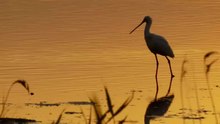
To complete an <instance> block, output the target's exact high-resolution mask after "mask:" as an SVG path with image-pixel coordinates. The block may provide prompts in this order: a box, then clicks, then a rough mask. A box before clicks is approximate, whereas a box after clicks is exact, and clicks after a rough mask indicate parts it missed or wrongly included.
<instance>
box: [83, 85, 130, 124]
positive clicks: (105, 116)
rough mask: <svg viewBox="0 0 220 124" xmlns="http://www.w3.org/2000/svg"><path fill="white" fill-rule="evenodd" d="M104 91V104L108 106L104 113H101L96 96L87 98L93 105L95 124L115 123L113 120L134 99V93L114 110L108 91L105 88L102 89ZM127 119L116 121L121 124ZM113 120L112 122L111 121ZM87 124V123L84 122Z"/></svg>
mask: <svg viewBox="0 0 220 124" xmlns="http://www.w3.org/2000/svg"><path fill="white" fill-rule="evenodd" d="M104 89H105V95H106V102H107V103H106V104H107V106H108V108H107V110H105V112H102V108H101V106H100V105H101V104H100V102H99V100H98V98H97V97H96V96H93V97H92V98H89V99H90V101H91V102H92V103H93V104H92V106H93V109H94V112H95V116H96V124H108V123H110V122H113V123H116V122H115V118H116V117H117V116H118V115H119V114H120V113H121V112H122V111H123V110H125V108H126V107H127V106H128V105H129V103H130V102H131V101H132V99H133V98H134V93H132V95H131V96H129V97H128V98H127V99H126V100H125V101H124V102H123V103H122V104H121V105H120V106H119V107H118V109H116V110H114V105H113V103H112V99H111V96H110V93H109V91H108V88H107V87H104ZM91 118H92V117H91V111H90V118H89V120H90V122H91ZM126 119H127V116H126V117H125V118H123V119H121V120H120V121H118V124H123V123H124V122H125V121H126ZM112 120H113V121H112ZM86 123H87V122H86ZM89 124H90V123H89Z"/></svg>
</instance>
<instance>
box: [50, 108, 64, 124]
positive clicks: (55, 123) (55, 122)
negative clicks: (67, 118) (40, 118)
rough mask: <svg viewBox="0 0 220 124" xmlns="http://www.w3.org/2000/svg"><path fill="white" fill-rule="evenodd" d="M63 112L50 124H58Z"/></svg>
mask: <svg viewBox="0 0 220 124" xmlns="http://www.w3.org/2000/svg"><path fill="white" fill-rule="evenodd" d="M64 111H65V109H63V111H62V112H61V113H60V115H59V117H58V118H57V120H56V121H53V122H52V124H60V122H61V118H62V116H63V112H64Z"/></svg>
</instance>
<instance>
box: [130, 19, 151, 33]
mask: <svg viewBox="0 0 220 124" xmlns="http://www.w3.org/2000/svg"><path fill="white" fill-rule="evenodd" d="M144 22H146V23H147V24H148V25H151V23H152V19H151V17H150V16H145V17H144V19H143V21H142V22H141V23H140V24H139V25H138V26H137V27H135V28H134V29H133V30H132V31H131V32H130V34H131V33H132V32H134V31H135V30H136V29H137V28H138V27H140V26H141V25H142V24H143V23H144Z"/></svg>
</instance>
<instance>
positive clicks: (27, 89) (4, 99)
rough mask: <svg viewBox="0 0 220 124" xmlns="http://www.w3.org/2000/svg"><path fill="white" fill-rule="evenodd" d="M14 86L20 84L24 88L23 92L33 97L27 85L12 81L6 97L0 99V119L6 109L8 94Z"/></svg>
mask: <svg viewBox="0 0 220 124" xmlns="http://www.w3.org/2000/svg"><path fill="white" fill-rule="evenodd" d="M15 84H20V85H22V86H23V87H24V88H25V90H26V91H27V92H28V94H29V95H34V93H33V92H31V91H30V87H29V84H28V83H27V82H26V81H25V80H16V81H14V82H13V83H12V84H11V85H10V87H9V89H8V92H7V94H6V96H5V97H4V96H3V99H2V110H1V113H0V118H2V117H5V114H6V107H7V101H8V98H9V94H10V92H11V89H12V87H13V86H14V85H15Z"/></svg>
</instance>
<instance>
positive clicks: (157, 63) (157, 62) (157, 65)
mask: <svg viewBox="0 0 220 124" xmlns="http://www.w3.org/2000/svg"><path fill="white" fill-rule="evenodd" d="M154 55H155V59H156V74H155V79H156V88H157V89H156V94H155V99H154V100H155V101H156V100H157V94H158V91H159V85H158V79H157V73H158V67H159V61H158V59H157V54H154Z"/></svg>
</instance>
